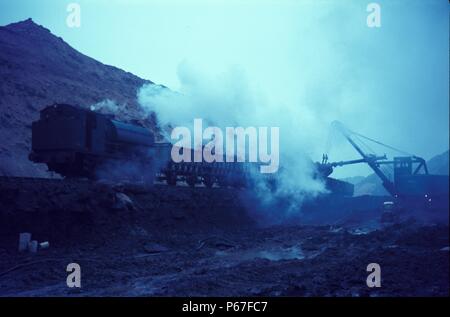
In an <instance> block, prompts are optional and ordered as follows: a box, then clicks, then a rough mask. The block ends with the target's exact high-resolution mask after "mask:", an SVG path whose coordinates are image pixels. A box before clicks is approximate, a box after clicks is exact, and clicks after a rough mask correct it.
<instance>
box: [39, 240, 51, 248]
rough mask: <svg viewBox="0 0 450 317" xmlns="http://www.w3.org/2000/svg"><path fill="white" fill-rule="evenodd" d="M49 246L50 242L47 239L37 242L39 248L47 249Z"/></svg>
mask: <svg viewBox="0 0 450 317" xmlns="http://www.w3.org/2000/svg"><path fill="white" fill-rule="evenodd" d="M49 247H50V243H49V242H48V241H44V242H41V243H39V248H40V249H48V248H49Z"/></svg>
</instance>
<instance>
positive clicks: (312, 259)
mask: <svg viewBox="0 0 450 317" xmlns="http://www.w3.org/2000/svg"><path fill="white" fill-rule="evenodd" d="M0 190H1V195H0V204H1V207H2V208H1V213H0V238H1V240H0V295H1V296H244V295H245V296H448V295H449V248H448V246H449V241H448V240H449V231H448V230H449V229H448V223H447V224H442V223H441V224H438V223H433V222H429V223H426V224H425V223H423V222H421V221H417V220H414V219H403V220H402V221H400V222H399V223H395V224H380V222H379V221H378V220H379V216H380V212H379V210H380V208H379V207H378V206H379V204H380V203H381V202H382V200H383V199H384V198H373V197H372V198H371V197H366V198H359V199H356V200H351V201H346V202H345V203H342V204H334V205H333V206H336V207H335V208H337V209H338V210H336V211H334V212H333V214H334V215H338V216H336V217H334V218H332V217H331V218H328V219H329V221H328V223H327V221H323V218H321V220H322V224H318V221H313V220H314V217H311V216H310V215H307V214H306V215H305V216H304V217H298V218H295V219H290V220H287V219H283V221H279V222H278V223H276V222H271V223H269V222H264V223H262V222H261V221H256V220H259V219H258V214H257V210H256V211H255V210H252V211H251V212H250V211H249V206H248V205H245V204H243V203H242V197H243V196H242V195H243V191H242V190H241V191H240V190H231V189H220V188H212V189H207V188H196V189H191V188H187V187H169V186H164V185H156V186H155V187H153V188H151V189H145V188H142V187H139V186H132V185H116V186H111V185H108V184H102V183H95V184H93V183H89V182H83V181H60V180H33V179H14V178H8V179H1V180H0ZM352 204H353V205H352ZM320 207H321V206H315V212H317V208H319V209H320ZM323 208H324V213H326V212H328V213H331V212H330V210H328V209H330V208H331V207H330V206H325V207H323ZM325 209H327V210H325ZM447 212H448V210H447ZM302 219H303V220H302ZM304 219H309V221H304ZM272 220H273V219H272ZM24 231H28V232H31V233H32V235H33V239H36V240H38V241H39V242H42V241H49V242H50V248H49V249H43V250H39V251H38V253H37V254H30V253H19V252H18V251H17V244H18V235H19V232H24ZM73 262H75V263H78V264H79V265H80V266H81V284H82V285H81V288H69V287H67V285H66V277H67V275H68V272H66V266H67V265H68V264H69V263H73ZM369 263H378V264H380V266H381V277H382V281H381V287H380V288H368V287H367V285H366V278H367V275H368V274H369V273H368V272H367V271H366V267H367V265H368V264H369Z"/></svg>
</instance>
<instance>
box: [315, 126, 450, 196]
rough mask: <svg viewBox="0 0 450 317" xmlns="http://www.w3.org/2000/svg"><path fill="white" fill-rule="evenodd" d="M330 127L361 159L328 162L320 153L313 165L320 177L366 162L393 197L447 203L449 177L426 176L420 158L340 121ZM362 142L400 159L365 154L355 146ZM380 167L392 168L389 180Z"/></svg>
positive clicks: (426, 169) (427, 173)
mask: <svg viewBox="0 0 450 317" xmlns="http://www.w3.org/2000/svg"><path fill="white" fill-rule="evenodd" d="M332 127H333V128H334V129H335V130H337V131H339V132H340V133H342V135H343V136H344V137H345V138H346V140H347V141H348V142H349V143H350V144H351V145H352V146H353V148H354V149H355V150H356V152H358V154H359V155H360V156H361V158H360V159H355V160H351V161H341V162H328V155H327V154H324V155H323V159H322V162H321V163H317V170H318V172H319V173H320V174H322V175H326V176H328V175H330V174H331V173H332V172H333V169H334V168H335V167H338V166H345V165H351V164H358V163H366V164H368V165H369V166H370V168H371V169H372V170H373V171H374V173H375V174H376V175H377V176H378V177H379V178H380V180H381V182H382V185H383V187H384V188H385V189H386V191H387V192H388V193H389V194H390V195H391V196H393V197H395V198H399V199H403V198H407V199H409V200H417V199H415V198H419V199H421V200H426V201H428V202H431V201H432V199H439V200H440V199H441V198H443V197H444V198H445V197H446V199H445V200H446V201H448V195H449V192H448V191H449V185H448V184H449V177H448V176H447V175H431V174H429V172H428V168H427V163H426V161H425V160H424V159H423V158H421V157H419V156H415V155H410V154H408V153H406V152H404V151H401V150H399V149H396V148H394V147H392V146H389V145H387V144H384V143H382V142H380V141H377V140H374V139H371V138H368V137H366V136H363V135H361V134H359V133H357V132H354V131H351V130H349V129H348V128H346V127H345V126H344V125H343V124H342V123H341V122H338V121H334V122H333V123H332ZM363 139H364V140H366V141H370V142H373V143H376V144H378V145H381V146H384V147H387V148H389V149H391V150H395V151H397V152H400V153H402V154H403V155H404V156H398V157H394V158H393V159H392V160H388V158H387V157H386V155H382V156H378V155H375V154H369V153H366V152H365V151H364V150H363V149H362V146H360V145H359V144H358V143H360V144H361V145H363V144H364V143H363V141H362V140H363ZM382 166H386V167H390V168H393V179H391V177H389V176H388V175H386V173H385V172H384V171H383V170H382V168H381V167H382Z"/></svg>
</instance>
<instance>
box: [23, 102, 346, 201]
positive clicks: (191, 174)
mask: <svg viewBox="0 0 450 317" xmlns="http://www.w3.org/2000/svg"><path fill="white" fill-rule="evenodd" d="M171 150H172V144H170V143H156V142H155V141H154V135H153V133H152V132H151V131H150V130H148V129H146V128H144V127H141V126H138V125H134V124H128V123H124V122H120V121H117V120H115V119H114V118H113V117H112V116H108V115H105V114H101V113H97V112H94V111H91V110H88V109H84V108H81V107H76V106H73V105H68V104H54V105H51V106H48V107H46V108H44V109H43V110H41V112H40V118H39V120H38V121H35V122H33V123H32V150H31V153H30V155H29V159H30V160H31V161H33V162H35V163H45V164H47V167H48V170H49V171H51V172H56V173H58V174H60V175H62V176H64V177H66V178H88V179H100V178H110V179H111V178H112V179H120V180H123V179H129V178H131V179H133V180H138V181H143V182H145V183H149V184H153V182H154V180H155V179H158V180H160V181H164V182H166V183H167V184H169V185H176V184H177V182H181V181H184V182H186V183H187V184H188V185H189V186H195V185H197V184H203V185H204V186H206V187H213V186H221V187H228V186H230V187H236V188H241V187H250V186H252V185H253V184H252V182H254V181H255V178H254V177H252V175H255V173H254V171H256V170H257V169H259V164H258V163H247V162H234V163H231V164H230V163H227V162H213V163H207V162H180V163H175V162H173V161H172V160H171V156H170V154H171ZM183 150H186V149H183ZM190 151H192V150H190ZM190 154H191V157H194V155H192V154H193V153H190ZM257 174H258V175H259V177H262V178H263V179H262V181H264V183H265V185H267V187H268V188H269V189H272V190H273V189H275V188H276V181H277V180H276V178H275V176H274V175H273V174H265V175H264V176H261V175H260V174H259V173H257ZM318 177H322V178H323V180H324V183H325V185H326V187H327V188H328V189H329V190H330V191H331V192H333V193H336V194H339V195H344V196H351V195H353V185H352V184H349V183H347V182H343V181H340V180H336V179H333V178H330V177H328V175H321V174H320V172H319V173H318ZM260 180H261V179H259V180H258V181H260Z"/></svg>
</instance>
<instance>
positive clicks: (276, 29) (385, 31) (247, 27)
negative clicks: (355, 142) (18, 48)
mask: <svg viewBox="0 0 450 317" xmlns="http://www.w3.org/2000/svg"><path fill="white" fill-rule="evenodd" d="M70 2H71V1H56V0H54V1H52V0H40V1H35V0H29V1H25V0H2V1H1V2H0V24H1V25H6V24H9V23H11V22H17V21H19V20H24V19H26V18H29V17H31V18H33V20H34V21H35V22H36V23H38V24H42V25H43V26H45V27H46V28H48V29H50V30H51V31H52V32H53V33H54V34H56V35H58V36H61V37H62V38H63V39H64V40H65V41H66V42H67V43H69V44H70V45H71V46H73V47H74V48H75V49H77V50H79V51H80V52H82V53H84V54H86V55H88V56H90V57H93V58H95V59H97V60H99V61H101V62H103V63H105V64H109V65H114V66H116V67H119V68H121V69H124V70H126V71H129V72H132V73H134V74H136V75H138V76H140V77H142V78H145V79H150V80H152V81H154V82H156V83H159V84H163V85H166V86H168V87H170V88H171V89H174V90H178V89H179V88H180V80H179V77H178V76H179V66H180V64H182V63H188V64H189V65H190V67H191V68H194V69H195V71H196V72H198V73H207V74H208V76H214V75H215V74H220V73H222V72H226V71H227V70H228V69H230V68H236V67H237V68H239V69H240V70H241V71H242V72H243V73H244V74H245V78H246V80H247V82H248V84H249V85H251V86H252V87H253V90H255V91H258V93H261V94H262V95H264V96H265V98H266V99H267V102H270V103H275V104H279V105H280V111H283V109H284V108H283V105H286V104H289V105H299V106H305V105H306V106H307V107H309V108H308V109H310V111H309V112H308V115H311V116H315V117H316V118H317V122H319V123H320V124H318V125H317V134H316V133H315V132H314V131H312V130H311V128H310V127H309V128H308V129H306V128H305V129H303V127H302V126H301V124H300V125H299V127H298V133H309V134H311V139H312V140H314V142H315V143H316V147H315V148H314V149H311V151H310V155H311V156H312V157H313V159H316V160H318V159H320V158H321V153H322V152H324V151H328V152H329V156H330V160H341V159H352V158H357V157H358V156H357V154H356V152H354V151H353V150H352V149H351V148H350V147H349V146H348V145H347V144H346V143H344V142H342V141H339V140H333V141H332V142H331V144H332V147H329V146H328V145H329V144H330V142H329V140H328V138H326V137H324V136H325V135H328V132H327V131H325V130H327V128H326V127H327V126H328V124H329V123H330V122H331V121H332V120H334V119H338V120H341V121H343V122H344V123H346V124H347V125H348V126H349V127H351V128H352V129H353V130H355V131H358V132H361V133H362V134H364V135H368V136H371V137H373V138H376V139H379V140H382V141H384V142H385V143H387V144H391V145H394V146H397V147H399V148H402V149H404V150H406V151H407V152H410V153H414V154H417V155H420V156H423V157H425V158H426V159H428V158H430V157H432V156H434V155H436V154H439V153H441V152H443V151H445V150H447V149H448V144H449V134H448V132H449V131H448V129H449V128H448V125H449V121H448V120H449V106H448V104H449V65H448V63H449V56H448V54H449V21H448V20H449V5H448V2H447V1H445V0H440V1H432V0H427V1H395V0H389V1H377V3H379V4H380V6H381V27H380V28H369V27H368V26H367V23H366V19H367V15H368V14H369V13H368V12H366V7H367V4H368V3H370V2H371V1H359V0H358V1H356V0H355V1H350V0H348V1H317V0H314V1H301V0H296V1H283V0H280V1H208V2H206V1H170V0H169V1H137V0H135V1H124V0H123V1H122V0H120V1H119V0H116V1H111V0H109V1H106V0H88V1H81V0H80V1H72V2H76V3H79V4H80V7H81V27H80V28H69V27H68V26H67V25H66V17H67V15H68V13H67V12H66V6H67V4H68V3H70ZM186 3H189V5H188V4H186ZM280 133H281V134H282V129H281V131H280ZM381 154H382V153H381ZM368 172H369V170H368V168H364V167H360V168H352V169H350V168H349V169H346V170H345V171H344V170H342V171H338V172H337V174H336V176H350V175H358V174H367V173H368Z"/></svg>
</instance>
